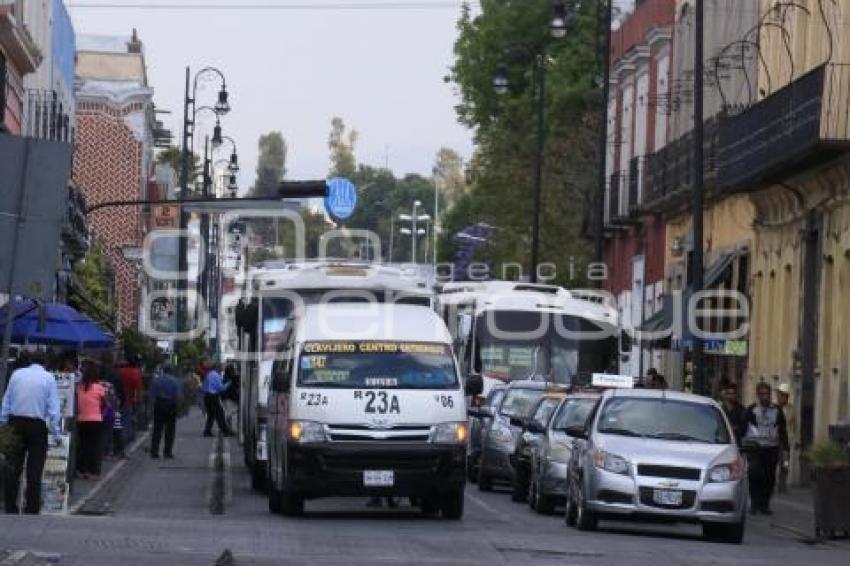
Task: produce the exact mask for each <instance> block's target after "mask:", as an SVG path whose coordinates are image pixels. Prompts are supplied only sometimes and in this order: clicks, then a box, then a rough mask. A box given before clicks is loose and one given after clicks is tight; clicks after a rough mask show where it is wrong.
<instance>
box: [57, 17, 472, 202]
mask: <svg viewBox="0 0 850 566" xmlns="http://www.w3.org/2000/svg"><path fill="white" fill-rule="evenodd" d="M223 1H224V0H183V1H182V2H181V3H205V4H212V3H221V2H223ZM392 1H393V0H371V1H370V3H372V4H378V3H384V2H392ZM404 1H405V2H408V0H404ZM105 2H106V0H66V5H67V6H68V8H69V11H70V13H71V17H72V20H73V22H74V27H75V29H76V32H77V34H106V35H125V36H129V35H130V33H131V31H132V29H133V28H136V29H137V30H138V34H139V38H140V39H141V40H142V42H143V43H144V46H145V57H146V61H147V65H148V75H149V82H150V85H151V86H152V87H153V88H154V90H155V97H154V98H155V103H156V105H157V107H158V109H161V110H169V111H171V112H172V113H171V114H170V115H162V116H161V118H162V119H163V120H164V122H165V125H166V126H167V127H169V128H170V129H171V130H172V132H173V133H174V135H175V144H179V143H180V142H179V135H180V131H181V122H182V113H183V111H182V101H183V91H184V86H185V67H186V66H187V65H189V66H190V67H191V68H192V69H193V72H194V71H197V70H198V69H201V68H203V67H205V66H215V67H217V68H219V69H221V70H222V71H223V72H224V74H225V76H226V78H227V86H228V90H229V91H230V99H231V104H232V107H233V110H232V111H231V112H230V114H228V115H227V116H226V117H224V118H223V120H222V126H223V129H224V133H225V135H230V136H231V137H233V138H234V140H235V141H236V143H237V145H238V151H239V157H240V163H241V164H242V170H241V172H240V176H239V184H240V186H241V187H247V186H250V184H251V183H253V181H254V178H255V167H256V159H257V153H258V152H257V139H258V138H259V136H260V135H261V134H263V133H265V132H269V131H272V130H279V131H281V132H282V133H283V135H284V137H285V138H286V140H287V143H288V145H289V153H288V157H287V169H288V174H287V177H288V178H289V179H293V180H307V179H322V178H325V177H326V175H327V172H328V167H329V157H328V143H327V142H328V134H329V132H330V122H331V119H332V118H333V117H334V116H339V117H341V118H343V119H344V120H345V123H346V125H348V126H349V127H350V128H353V129H355V130H357V131H358V133H359V141H358V143H357V146H356V154H357V158H358V160H359V161H360V162H362V163H366V164H370V165H376V166H385V165H389V167H390V168H391V169H392V170H393V171H395V173H396V174H398V175H401V174H404V173H408V172H416V173H421V174H424V175H430V174H431V168H432V166H433V163H434V157H435V155H436V153H437V151H438V150H439V148H440V147H442V146H447V147H450V148H453V149H455V150H456V151H458V152H459V153H460V154H461V155H462V156H464V157H465V158H468V157H469V156H470V155H471V152H472V139H471V138H472V135H471V132H470V131H469V130H468V129H466V128H465V127H463V126H461V125H460V124H458V122H457V119H456V114H455V111H454V105H455V104H457V102H458V100H457V98H456V96H455V94H454V93H453V90H452V85H450V84H446V83H444V82H443V77H444V76H445V75H446V74H447V72H448V69H449V67H450V65H451V63H452V47H453V43H454V40H455V37H456V35H457V30H456V27H455V26H456V22H457V18H458V15H459V13H460V9H459V7H453V6H449V7H447V8H442V9H429V10H412V9H406V10H357V11H353V10H348V11H343V10H286V11H270V10H258V11H250V10H238V11H234V10H231V11H211V10H205V11H200V10H192V11H188V10H187V11H181V10H142V9H136V8H133V9H129V8H128V9H116V8H86V7H82V6H80V5H83V4H85V5H92V4H97V3H105ZM348 2H359V3H361V4H362V3H363V0H299V1H297V2H296V1H295V0H262V1H257V2H256V3H257V4H262V3H278V4H282V3H290V4H301V5H304V4H311V5H321V4H328V3H333V4H337V5H338V4H341V3H348ZM433 2H437V3H438V4H441V5H445V4H448V3H447V2H444V1H440V0H424V2H422V3H433ZM109 3H110V4H113V5H115V4H134V3H139V2H138V1H135V2H134V1H132V0H109ZM142 3H147V4H157V3H160V4H163V3H164V4H167V3H169V0H147V1H146V2H142ZM229 3H231V4H233V3H237V2H234V1H233V0H230V1H229ZM75 4H76V5H77V6H75ZM458 6H459V2H458ZM217 88H218V87H217V85H215V84H212V83H211V84H209V85H208V86H206V87H204V88H203V89H202V91H201V92H200V94H199V95H198V100H199V105H200V104H212V103H214V102H215V95H216V92H217ZM202 116H204V115H203V114H202ZM202 121H203V122H206V125H205V126H202V125H200V122H202ZM211 128H212V123H211V120H210V119H209V118H204V119H202V120H199V130H198V133H199V136H198V138H197V139H198V142H196V151H197V150H198V147H199V146H201V147H202V143H203V142H202V141H201V140H202V139H203V138H202V136H203V135H204V132H203V130H204V129H206V131H210V132H211ZM199 142H200V143H199ZM225 148H226V151H225V152H226V153H227V154H228V155H229V147H228V146H225ZM222 157H224V155H223V156H222Z"/></svg>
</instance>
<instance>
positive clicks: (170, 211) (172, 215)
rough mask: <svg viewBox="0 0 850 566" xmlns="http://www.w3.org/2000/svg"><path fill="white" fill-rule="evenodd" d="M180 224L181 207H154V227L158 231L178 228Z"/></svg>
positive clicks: (169, 205)
mask: <svg viewBox="0 0 850 566" xmlns="http://www.w3.org/2000/svg"><path fill="white" fill-rule="evenodd" d="M179 223H180V207H179V206H175V205H172V204H168V205H163V206H155V207H153V226H154V228H157V229H167V228H177V227H178V225H179Z"/></svg>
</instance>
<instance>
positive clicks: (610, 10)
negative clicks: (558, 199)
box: [594, 0, 614, 286]
mask: <svg viewBox="0 0 850 566" xmlns="http://www.w3.org/2000/svg"><path fill="white" fill-rule="evenodd" d="M600 10H601V11H602V12H603V13H602V14H601V15H602V17H601V20H602V21H601V22H600V24H601V25H602V26H603V29H602V38H603V40H602V49H603V53H602V107H601V109H600V116H599V118H600V120H599V171H598V179H597V185H598V186H597V199H598V202H597V203H596V209H595V211H594V212H595V214H596V222H595V224H596V230H595V234H594V236H595V240H596V242H595V243H596V253H595V260H596V262H598V263H602V262H603V261H604V259H605V186H606V185H607V184H608V179H607V178H606V177H607V171H608V168H607V164H608V98H609V97H610V96H611V20H612V19H613V17H614V1H613V0H604V6H603V5H600ZM598 284H599V285H600V286H602V285H603V284H604V281H599V282H598Z"/></svg>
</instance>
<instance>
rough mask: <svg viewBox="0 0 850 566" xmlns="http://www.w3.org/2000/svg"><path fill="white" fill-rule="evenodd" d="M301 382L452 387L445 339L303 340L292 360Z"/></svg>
mask: <svg viewBox="0 0 850 566" xmlns="http://www.w3.org/2000/svg"><path fill="white" fill-rule="evenodd" d="M298 368H299V370H298V385H299V386H301V387H336V388H342V389H360V388H377V389H455V388H457V387H458V378H457V371H456V369H455V363H454V358H452V353H451V349H450V347H449V346H448V345H447V344H434V343H428V342H308V343H306V344H304V347H303V348H302V350H301V357H300V359H299V363H298Z"/></svg>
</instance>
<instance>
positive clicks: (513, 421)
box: [511, 417, 526, 428]
mask: <svg viewBox="0 0 850 566" xmlns="http://www.w3.org/2000/svg"><path fill="white" fill-rule="evenodd" d="M511 426H516V427H519V428H525V426H526V422H525V421H524V420H523V419H521V418H519V417H511Z"/></svg>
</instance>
